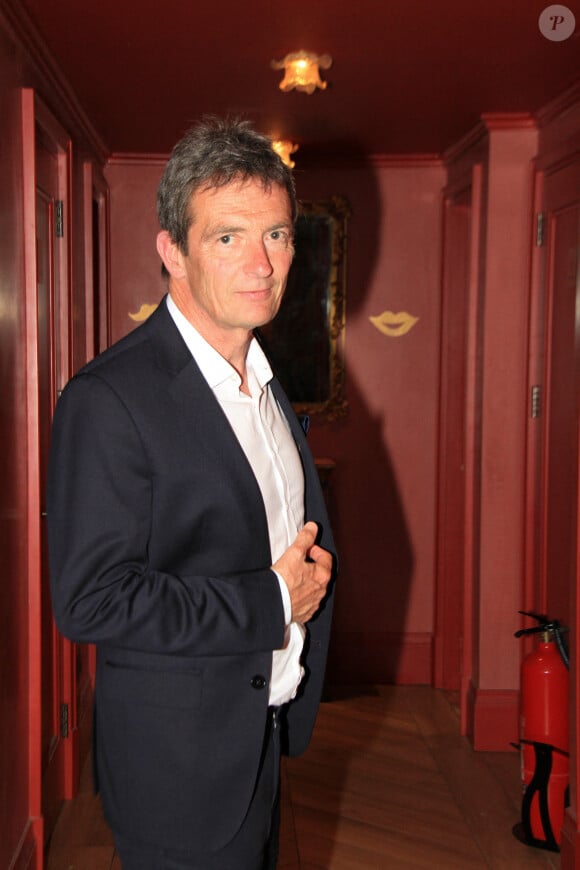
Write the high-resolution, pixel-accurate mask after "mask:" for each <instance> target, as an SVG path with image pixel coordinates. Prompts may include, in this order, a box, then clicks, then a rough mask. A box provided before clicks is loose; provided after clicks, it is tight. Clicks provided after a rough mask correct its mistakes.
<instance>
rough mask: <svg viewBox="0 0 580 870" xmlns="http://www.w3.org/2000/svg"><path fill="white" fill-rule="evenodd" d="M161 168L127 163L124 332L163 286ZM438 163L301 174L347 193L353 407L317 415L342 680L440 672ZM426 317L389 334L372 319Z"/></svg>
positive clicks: (337, 669)
mask: <svg viewBox="0 0 580 870" xmlns="http://www.w3.org/2000/svg"><path fill="white" fill-rule="evenodd" d="M160 172H161V167H160V166H159V165H157V163H154V164H153V165H148V164H147V163H145V162H143V163H135V162H128V163H126V164H123V163H120V162H119V163H116V162H115V163H114V164H112V165H109V167H108V168H107V172H106V175H107V179H108V182H109V185H110V190H111V213H112V225H111V229H112V232H111V236H112V248H111V279H112V288H113V294H112V295H113V336H114V337H118V336H120V335H122V334H123V333H124V332H126V331H127V330H128V329H129V328H131V327H132V326H133V323H132V322H131V321H130V319H129V317H128V313H129V312H130V311H131V312H135V311H138V310H139V308H140V306H141V304H142V303H154V302H157V301H158V300H159V298H160V296H161V294H162V293H163V292H164V285H163V282H162V281H161V279H160V278H159V260H158V257H157V254H156V252H155V234H156V232H157V221H156V216H155V211H154V203H155V187H156V185H157V182H158V179H159V175H160ZM443 181H444V170H443V167H442V165H441V164H438V163H436V162H431V163H429V162H425V163H422V162H421V161H419V160H413V159H412V158H410V159H409V160H407V161H404V162H401V161H398V162H390V161H388V160H386V161H382V162H381V163H378V164H377V163H375V164H374V165H364V164H362V163H361V165H359V166H352V167H350V168H349V167H342V168H336V169H324V170H317V171H315V170H308V169H306V170H302V171H300V170H299V171H298V172H297V185H298V194H299V197H300V198H301V199H304V200H310V199H313V200H322V199H326V198H328V197H330V196H332V195H335V194H342V195H344V196H346V198H347V199H348V201H349V202H350V205H351V207H352V218H351V219H350V221H349V240H348V246H347V247H348V255H347V256H348V269H347V330H346V353H345V365H346V390H347V399H348V402H349V411H348V413H347V415H346V417H345V418H344V419H342V420H339V421H336V422H334V423H328V422H325V421H322V420H317V419H316V418H314V419H313V422H312V428H311V434H310V436H309V437H310V442H311V446H312V449H313V451H314V453H315V455H316V456H319V457H325V458H331V459H332V460H333V461H334V462H335V463H336V468H335V470H334V472H333V477H332V482H331V510H332V513H333V520H334V525H335V527H336V534H337V538H338V545H339V553H340V565H341V568H340V584H339V587H338V592H337V605H336V608H337V609H336V618H335V622H334V631H333V645H332V651H331V660H330V673H329V679H331V680H334V681H338V682H342V683H347V682H359V683H360V682H385V681H393V680H395V681H401V682H430V679H431V644H432V633H433V627H434V613H433V596H434V563H435V559H434V534H435V531H434V523H435V516H434V504H435V482H436V467H435V455H436V441H437V432H436V427H437V402H438V354H439V346H438V345H439V271H440V246H441V240H440V226H441V221H440V191H441V188H442V185H443ZM387 309H390V310H391V311H394V312H400V311H407V312H409V313H410V314H412V315H414V316H415V317H418V318H419V320H418V322H417V324H416V325H415V326H414V327H413V328H412V329H411V330H410V331H409V332H408V333H407V334H406V335H404V336H400V337H397V338H394V337H387V336H385V335H383V334H382V333H380V332H379V331H378V330H377V329H376V328H375V326H373V325H372V323H371V322H370V320H369V318H370V317H371V316H376V315H378V314H381V313H382V312H383V311H385V310H387Z"/></svg>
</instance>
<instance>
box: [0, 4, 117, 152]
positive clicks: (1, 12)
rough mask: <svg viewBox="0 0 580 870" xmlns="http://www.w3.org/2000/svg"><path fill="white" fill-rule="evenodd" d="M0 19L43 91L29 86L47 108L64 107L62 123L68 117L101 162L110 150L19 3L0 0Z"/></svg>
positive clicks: (67, 119)
mask: <svg viewBox="0 0 580 870" xmlns="http://www.w3.org/2000/svg"><path fill="white" fill-rule="evenodd" d="M0 21H2V22H4V25H5V27H6V30H7V32H8V33H9V34H10V36H11V37H12V39H13V40H14V42H15V43H16V45H17V46H18V48H19V49H20V50H21V51H22V52H23V53H24V54H25V56H26V59H27V62H28V63H29V64H30V67H31V68H32V69H33V70H35V71H36V73H37V75H38V79H39V83H42V91H41V90H40V89H39V88H38V84H37V83H36V82H35V83H34V84H33V85H32V86H33V87H34V90H35V91H36V90H37V88H38V93H39V95H40V96H41V97H42V99H43V100H44V101H45V102H46V103H47V105H48V106H49V108H52V106H53V104H55V103H56V104H57V105H58V106H61V107H63V108H64V113H65V118H64V123H65V126H67V127H68V126H69V120H71V121H72V122H73V123H74V125H75V126H76V127H77V130H78V132H80V134H81V135H82V137H83V138H84V139H86V141H87V144H88V145H89V147H90V148H91V149H92V150H93V151H94V152H95V154H96V155H97V156H98V158H99V159H100V160H101V162H102V163H103V164H104V162H105V160H106V158H107V156H108V154H109V150H110V149H109V148H108V147H107V145H106V144H105V142H104V141H103V139H102V138H101V136H100V135H99V133H98V132H97V131H96V129H95V127H94V126H93V124H92V123H91V121H90V120H89V118H88V115H87V114H86V112H85V110H84V109H83V108H82V106H81V104H80V102H79V100H78V98H77V96H76V94H75V93H74V91H73V89H72V87H71V86H70V85H69V83H68V82H67V80H66V79H65V77H64V75H63V74H62V72H61V71H60V68H59V66H58V64H57V63H56V61H55V59H54V57H53V56H52V54H51V53H50V52H49V50H48V48H47V46H46V44H45V43H44V41H43V39H42V37H41V35H40V33H39V32H38V30H37V28H36V26H35V24H34V22H33V21H32V19H31V18H30V16H29V15H28V13H27V12H26V10H25V9H24V7H23V6H22V5H21V3H19V2H17V0H2V4H1V6H0ZM59 118H61V120H62V118H63V113H62V112H59ZM69 132H70V131H69Z"/></svg>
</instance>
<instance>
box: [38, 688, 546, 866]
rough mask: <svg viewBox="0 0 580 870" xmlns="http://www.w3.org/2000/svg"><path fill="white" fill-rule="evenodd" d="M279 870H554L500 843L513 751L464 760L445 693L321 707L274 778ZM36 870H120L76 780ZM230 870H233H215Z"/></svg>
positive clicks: (507, 820) (515, 813)
mask: <svg viewBox="0 0 580 870" xmlns="http://www.w3.org/2000/svg"><path fill="white" fill-rule="evenodd" d="M282 780H283V782H282V788H283V798H282V843H281V853H280V861H279V864H278V867H279V870H297V868H300V870H315V868H316V870H371V868H377V870H385V868H392V870H395V868H396V870H406V868H408V870H421V868H424V870H453V868H457V870H476V868H489V867H491V868H496V870H520V868H521V870H539V868H544V870H546V868H549V870H557V868H559V867H560V859H559V856H558V855H557V854H554V853H551V852H544V851H542V850H538V849H532V848H530V847H528V846H525V845H523V844H522V843H520V842H519V841H518V840H516V838H515V837H514V836H513V835H512V833H511V830H512V827H513V825H514V824H515V823H516V822H517V821H518V819H519V810H520V799H521V795H520V787H519V763H518V756H517V753H516V752H515V750H514V751H512V752H506V753H474V752H472V750H471V748H470V747H469V744H468V743H467V741H466V740H465V739H464V738H461V737H460V736H459V735H458V712H457V709H456V706H455V704H454V698H453V696H452V695H449V694H448V693H443V692H439V691H436V690H432V689H429V688H426V687H422V686H421V687H417V686H406V687H392V686H388V687H375V688H373V689H362V690H350V691H346V690H342V691H341V692H335V693H333V696H332V697H331V698H329V699H328V700H327V701H325V703H323V705H322V707H321V710H320V715H319V718H318V722H317V726H316V729H315V733H314V737H313V740H312V744H311V746H310V748H309V750H308V751H307V752H306V754H305V755H304V756H302V757H301V758H299V759H290V760H288V759H287V760H285V761H284V763H283V770H282ZM47 868H48V870H121V865H120V862H119V860H118V858H116V857H115V851H114V848H113V845H112V840H111V836H110V833H109V831H108V829H107V826H106V825H105V822H104V821H103V818H102V815H101V811H100V805H99V802H98V799H97V798H95V797H94V796H93V795H92V794H91V790H90V782H89V772H88V770H86V771H85V774H84V775H83V783H82V787H81V792H80V794H79V796H78V798H76V799H75V800H74V801H70V802H69V803H67V804H65V806H64V808H63V810H62V813H61V816H60V819H59V823H58V825H57V828H56V830H55V832H54V834H53V837H52V841H51V844H50V848H49V852H48V857H47ZM224 870H235V868H224Z"/></svg>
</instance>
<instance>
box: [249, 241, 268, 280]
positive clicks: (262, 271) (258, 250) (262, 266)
mask: <svg viewBox="0 0 580 870" xmlns="http://www.w3.org/2000/svg"><path fill="white" fill-rule="evenodd" d="M246 270H247V271H248V272H250V273H251V274H253V275H260V277H264V278H265V277H267V276H268V275H271V274H272V271H273V269H272V263H271V262H270V257H269V255H268V250H267V248H266V245H265V244H264V242H263V241H262V240H260V241H256V242H253V243H252V244H251V245H250V248H249V250H248V257H247V260H246Z"/></svg>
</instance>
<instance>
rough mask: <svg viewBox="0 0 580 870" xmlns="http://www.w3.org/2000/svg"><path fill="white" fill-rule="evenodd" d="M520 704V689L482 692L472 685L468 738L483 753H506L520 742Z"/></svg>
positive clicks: (468, 702) (468, 714) (469, 696)
mask: <svg viewBox="0 0 580 870" xmlns="http://www.w3.org/2000/svg"><path fill="white" fill-rule="evenodd" d="M519 700H520V693H519V691H518V690H517V689H479V688H477V687H476V686H474V685H473V683H470V684H469V691H468V695H467V736H468V737H469V739H470V740H471V742H472V744H473V748H474V749H476V750H479V751H482V752H505V751H507V750H509V749H510V744H511V743H517V741H518V728H519Z"/></svg>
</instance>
